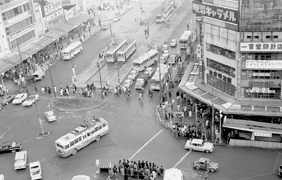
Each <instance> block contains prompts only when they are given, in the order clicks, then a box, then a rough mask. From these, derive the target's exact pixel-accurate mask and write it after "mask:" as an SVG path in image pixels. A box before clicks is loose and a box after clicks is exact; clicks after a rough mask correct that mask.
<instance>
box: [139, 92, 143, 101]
mask: <svg viewBox="0 0 282 180" xmlns="http://www.w3.org/2000/svg"><path fill="white" fill-rule="evenodd" d="M139 102H140V103H143V95H142V93H140V94H139Z"/></svg>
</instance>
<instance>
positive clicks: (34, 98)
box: [22, 94, 39, 107]
mask: <svg viewBox="0 0 282 180" xmlns="http://www.w3.org/2000/svg"><path fill="white" fill-rule="evenodd" d="M38 98H39V95H38V94H36V95H30V96H29V97H28V98H27V99H26V100H25V101H24V102H23V103H22V105H23V106H25V107H27V106H32V105H33V104H34V103H35V102H36V101H37V100H38Z"/></svg>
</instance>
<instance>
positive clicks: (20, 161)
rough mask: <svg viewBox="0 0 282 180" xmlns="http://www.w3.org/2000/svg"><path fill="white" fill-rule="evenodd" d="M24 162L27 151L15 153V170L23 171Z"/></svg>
mask: <svg viewBox="0 0 282 180" xmlns="http://www.w3.org/2000/svg"><path fill="white" fill-rule="evenodd" d="M26 162H27V151H20V152H16V155H15V162H14V168H15V170H18V169H25V168H26Z"/></svg>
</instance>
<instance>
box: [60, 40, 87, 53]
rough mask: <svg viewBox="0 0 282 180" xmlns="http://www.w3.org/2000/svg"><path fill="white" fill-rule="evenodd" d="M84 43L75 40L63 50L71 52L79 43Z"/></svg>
mask: <svg viewBox="0 0 282 180" xmlns="http://www.w3.org/2000/svg"><path fill="white" fill-rule="evenodd" d="M81 44H82V43H81V42H80V41H75V42H73V43H71V44H70V45H68V46H67V47H66V48H65V49H63V50H62V52H64V51H67V52H69V51H70V50H72V49H73V48H75V47H76V46H78V45H81Z"/></svg>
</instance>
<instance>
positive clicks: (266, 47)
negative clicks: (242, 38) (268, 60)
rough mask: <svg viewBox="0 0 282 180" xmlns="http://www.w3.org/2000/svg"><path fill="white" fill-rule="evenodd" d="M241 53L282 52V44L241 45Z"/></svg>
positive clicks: (259, 43)
mask: <svg viewBox="0 0 282 180" xmlns="http://www.w3.org/2000/svg"><path fill="white" fill-rule="evenodd" d="M240 51H241V52H262V51H267V52H282V42H258V43H240Z"/></svg>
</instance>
